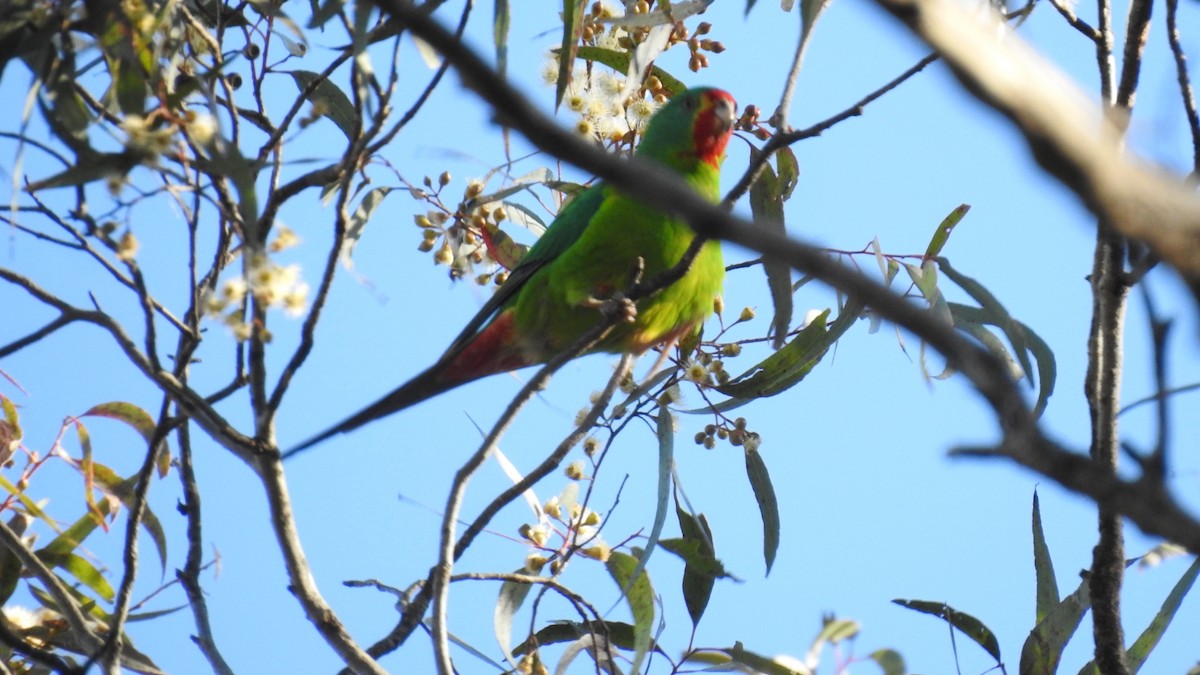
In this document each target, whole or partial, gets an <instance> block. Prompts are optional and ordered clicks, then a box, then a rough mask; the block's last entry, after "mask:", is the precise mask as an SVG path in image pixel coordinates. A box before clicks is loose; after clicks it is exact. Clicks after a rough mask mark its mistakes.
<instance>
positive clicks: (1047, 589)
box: [1033, 490, 1059, 623]
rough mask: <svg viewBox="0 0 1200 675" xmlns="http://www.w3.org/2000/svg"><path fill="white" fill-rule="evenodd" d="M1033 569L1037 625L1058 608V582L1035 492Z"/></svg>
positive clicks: (1035, 491)
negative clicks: (1035, 581) (1035, 587)
mask: <svg viewBox="0 0 1200 675" xmlns="http://www.w3.org/2000/svg"><path fill="white" fill-rule="evenodd" d="M1033 569H1034V572H1035V574H1036V576H1037V623H1041V622H1042V621H1043V620H1044V619H1045V618H1046V615H1048V614H1049V613H1050V611H1051V610H1052V609H1054V608H1055V607H1056V606H1058V602H1059V596H1058V580H1057V579H1056V578H1055V577H1054V562H1053V561H1052V560H1051V559H1050V547H1049V546H1047V545H1046V533H1045V532H1043V531H1042V511H1041V507H1040V506H1039V505H1038V495H1037V490H1034V492H1033Z"/></svg>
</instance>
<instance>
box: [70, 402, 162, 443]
mask: <svg viewBox="0 0 1200 675" xmlns="http://www.w3.org/2000/svg"><path fill="white" fill-rule="evenodd" d="M80 417H106V418H108V419H112V420H117V421H118V422H124V423H125V424H128V425H129V426H130V427H133V430H134V431H136V432H138V434H140V435H141V437H142V440H144V441H146V443H151V442H153V441H154V432H155V430H156V429H157V428H158V424H157V423H156V422H155V421H154V418H153V417H151V416H150V413H148V412H146V411H145V410H144V409H142V408H140V407H138V406H136V405H134V404H132V403H126V402H124V401H112V402H109V403H101V404H99V405H94V406H92V407H91V408H89V409H88V410H87V412H85V413H83V414H82V415H80Z"/></svg>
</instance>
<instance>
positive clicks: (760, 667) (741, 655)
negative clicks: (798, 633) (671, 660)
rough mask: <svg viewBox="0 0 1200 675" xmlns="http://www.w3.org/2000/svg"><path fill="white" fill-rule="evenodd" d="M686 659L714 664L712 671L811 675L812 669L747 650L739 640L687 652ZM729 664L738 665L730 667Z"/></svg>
mask: <svg viewBox="0 0 1200 675" xmlns="http://www.w3.org/2000/svg"><path fill="white" fill-rule="evenodd" d="M687 661H688V662H699V663H706V664H709V665H711V666H714V668H712V669H711V670H713V671H733V672H751V673H761V674H762V675H813V671H811V670H809V669H808V668H805V667H804V665H803V664H801V663H799V661H796V660H793V661H794V662H793V663H792V664H791V665H785V664H783V663H780V662H779V660H778V659H773V658H770V657H768V656H763V655H761V654H756V653H754V652H751V651H747V650H746V648H745V647H743V646H742V643H741V642H740V641H739V642H735V643H734V645H733V647H729V648H726V649H700V650H696V651H693V652H692V653H691V654H688V657H687ZM730 666H740V667H735V668H731V667H730ZM792 666H799V667H800V669H799V670H797V669H796V668H793V667H792Z"/></svg>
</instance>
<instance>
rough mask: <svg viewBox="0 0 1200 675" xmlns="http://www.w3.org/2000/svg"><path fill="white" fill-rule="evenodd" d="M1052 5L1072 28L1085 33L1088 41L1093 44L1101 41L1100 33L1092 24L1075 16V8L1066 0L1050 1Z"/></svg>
mask: <svg viewBox="0 0 1200 675" xmlns="http://www.w3.org/2000/svg"><path fill="white" fill-rule="evenodd" d="M1050 4H1051V5H1053V6H1054V9H1057V10H1058V13H1059V14H1062V17H1063V18H1064V19H1066V20H1067V23H1069V24H1071V27H1072V28H1074V29H1075V30H1077V31H1079V32H1080V33H1083V34H1084V36H1085V37H1087V39H1089V40H1091V41H1092V42H1097V41H1099V40H1100V32H1099V31H1097V30H1096V29H1095V28H1092V26H1091V24H1089V23H1088V22H1086V21H1084V20H1083V19H1080V18H1079V16H1078V15H1077V14H1075V8H1074V7H1071V5H1069V4H1067V1H1066V0H1050Z"/></svg>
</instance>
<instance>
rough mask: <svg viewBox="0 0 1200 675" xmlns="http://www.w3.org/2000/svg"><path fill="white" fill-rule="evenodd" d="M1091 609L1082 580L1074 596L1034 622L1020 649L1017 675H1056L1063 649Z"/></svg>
mask: <svg viewBox="0 0 1200 675" xmlns="http://www.w3.org/2000/svg"><path fill="white" fill-rule="evenodd" d="M1089 607H1091V598H1090V597H1089V595H1088V582H1087V580H1086V579H1085V580H1083V582H1081V583H1080V584H1079V586H1078V587H1077V588H1076V589H1075V592H1074V593H1072V594H1070V595H1068V596H1067V597H1065V598H1063V600H1062V602H1060V603H1058V604H1057V605H1055V606H1054V608H1053V609H1051V610H1050V612H1049V613H1047V614H1046V618H1044V619H1042V620H1041V621H1039V622H1038V624H1037V626H1035V627H1034V628H1033V630H1031V631H1029V636H1028V637H1026V638H1025V644H1023V645H1021V664H1020V672H1021V675H1053V674H1054V673H1056V672H1058V663H1059V661H1060V660H1061V659H1062V652H1063V648H1064V647H1066V646H1067V642H1068V641H1069V640H1070V639H1071V636H1072V635H1074V634H1075V631H1076V629H1078V628H1079V622H1080V621H1082V620H1083V615H1084V613H1086V612H1087V610H1088V608H1089Z"/></svg>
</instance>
